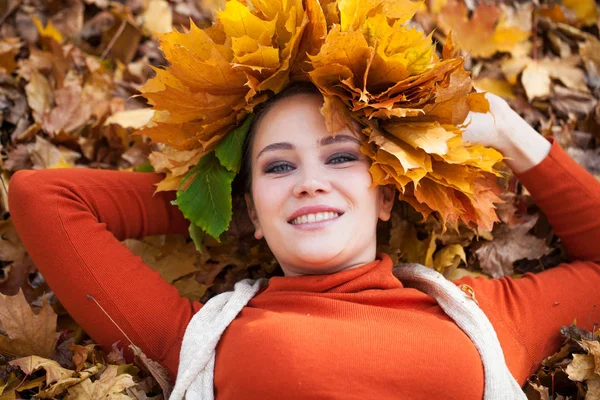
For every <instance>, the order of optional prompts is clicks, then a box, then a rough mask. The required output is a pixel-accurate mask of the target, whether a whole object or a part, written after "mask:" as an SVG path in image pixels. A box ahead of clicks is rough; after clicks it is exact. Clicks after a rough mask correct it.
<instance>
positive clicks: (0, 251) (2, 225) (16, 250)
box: [0, 219, 26, 262]
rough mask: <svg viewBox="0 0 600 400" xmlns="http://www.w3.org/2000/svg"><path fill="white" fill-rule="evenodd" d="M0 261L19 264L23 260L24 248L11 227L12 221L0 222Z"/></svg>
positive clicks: (12, 226)
mask: <svg viewBox="0 0 600 400" xmlns="http://www.w3.org/2000/svg"><path fill="white" fill-rule="evenodd" d="M0 238H1V239H0V260H2V261H5V262H6V261H16V262H20V261H22V260H23V259H24V258H25V252H26V250H25V246H24V245H23V243H22V242H21V239H20V238H19V235H18V234H17V231H16V229H15V226H14V225H13V222H12V219H9V220H6V221H0Z"/></svg>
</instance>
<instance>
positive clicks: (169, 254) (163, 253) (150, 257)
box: [123, 236, 198, 283]
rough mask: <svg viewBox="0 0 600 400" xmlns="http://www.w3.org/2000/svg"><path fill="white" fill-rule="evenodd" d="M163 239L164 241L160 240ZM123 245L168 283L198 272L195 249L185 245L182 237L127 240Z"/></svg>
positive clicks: (190, 245)
mask: <svg viewBox="0 0 600 400" xmlns="http://www.w3.org/2000/svg"><path fill="white" fill-rule="evenodd" d="M163 238H164V241H163V240H161V239H163ZM123 244H124V245H125V246H126V247H127V248H129V249H130V250H131V251H132V252H133V254H135V255H137V256H139V257H141V258H142V261H143V262H144V263H145V264H146V265H148V266H150V268H152V269H154V270H155V271H158V272H159V273H160V276H162V277H163V278H164V279H165V280H166V281H167V282H169V283H173V282H174V281H175V280H177V279H179V278H181V277H182V276H185V275H189V274H193V273H195V272H197V271H198V269H197V268H196V267H195V263H196V262H197V259H198V255H197V251H196V248H195V246H194V244H193V243H188V244H186V243H185V238H183V237H176V236H166V237H161V236H153V237H148V238H145V239H144V240H135V239H127V240H124V241H123Z"/></svg>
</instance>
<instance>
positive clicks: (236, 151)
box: [215, 114, 254, 174]
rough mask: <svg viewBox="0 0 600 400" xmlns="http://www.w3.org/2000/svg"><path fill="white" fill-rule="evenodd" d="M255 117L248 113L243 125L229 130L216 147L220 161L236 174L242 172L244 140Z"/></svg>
mask: <svg viewBox="0 0 600 400" xmlns="http://www.w3.org/2000/svg"><path fill="white" fill-rule="evenodd" d="M253 119H254V115H253V114H250V115H248V116H247V117H246V119H245V120H244V122H243V123H242V125H240V126H238V127H237V128H235V129H234V130H233V131H231V132H229V133H228V134H227V135H226V136H225V138H224V139H223V140H222V141H221V143H219V145H218V146H217V148H216V149H215V154H216V156H217V158H218V159H219V161H221V164H223V166H224V167H225V168H227V169H228V170H230V171H232V172H235V173H236V174H237V173H238V172H240V167H241V165H242V152H243V150H244V140H245V139H246V135H247V134H248V130H249V129H250V125H251V124H252V120H253Z"/></svg>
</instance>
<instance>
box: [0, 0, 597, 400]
mask: <svg viewBox="0 0 600 400" xmlns="http://www.w3.org/2000/svg"><path fill="white" fill-rule="evenodd" d="M220 6H222V4H220V3H219V0H207V1H204V2H201V1H200V0H197V1H194V0H172V1H169V2H167V1H165V0H144V1H143V0H125V1H122V2H111V1H109V0H54V1H41V0H10V1H8V2H2V3H1V4H0V145H1V151H2V162H1V170H0V179H1V180H2V186H3V189H2V190H1V191H0V207H1V212H2V219H1V220H0V238H1V239H2V240H1V241H0V292H1V293H2V295H0V324H1V330H0V333H1V334H0V399H15V398H31V397H32V396H33V395H36V394H37V395H38V396H39V397H40V398H69V399H79V398H86V399H96V398H136V399H158V398H162V397H163V393H165V392H168V390H169V387H168V382H166V380H165V379H164V377H165V376H164V373H163V372H162V371H161V369H160V366H158V365H157V364H156V363H154V362H152V360H148V359H147V358H146V357H145V355H143V354H142V353H141V352H138V354H139V357H137V360H136V364H135V365H133V364H125V360H124V359H123V357H122V351H121V350H120V348H121V346H122V344H115V345H114V348H113V351H112V352H110V353H109V354H105V353H103V352H102V351H101V350H100V349H99V348H98V347H97V346H95V345H94V344H93V343H91V342H90V340H89V338H87V337H86V336H85V333H84V332H82V330H81V329H80V328H79V327H78V326H77V324H76V323H75V322H74V321H73V320H72V319H71V318H70V317H69V316H68V314H66V313H65V311H64V309H62V307H61V306H60V303H59V302H58V301H57V300H56V298H55V297H54V296H53V294H52V292H51V290H50V289H49V288H48V287H47V285H46V284H45V282H44V280H43V277H42V276H41V275H40V274H39V273H38V272H37V270H36V268H35V265H34V264H33V262H32V261H31V259H30V258H29V256H28V254H27V251H26V249H25V248H24V247H23V245H22V244H21V242H20V240H19V237H18V235H17V234H16V232H15V229H14V227H13V225H12V222H11V220H10V214H9V210H8V206H7V192H6V188H7V187H8V183H9V181H10V176H11V174H12V173H13V172H15V171H18V170H21V169H32V168H33V169H44V168H103V169H119V170H124V171H132V170H135V171H151V170H152V167H151V166H150V163H149V162H148V156H149V154H150V153H151V152H152V151H155V153H154V155H153V157H156V159H155V160H153V165H159V163H160V162H162V163H173V162H176V161H177V159H176V158H175V156H173V155H172V154H168V153H167V152H164V153H161V152H160V151H161V150H164V149H161V148H160V146H159V145H156V144H150V143H149V140H148V138H146V137H143V136H131V135H130V133H131V132H132V131H133V130H135V129H138V128H140V127H142V126H144V125H145V124H146V123H147V121H148V120H149V119H150V118H151V114H149V113H148V110H147V108H146V104H145V103H144V102H143V99H142V98H140V97H132V96H133V95H135V94H137V93H138V91H137V90H138V88H139V87H140V86H141V85H142V84H144V83H145V82H146V81H147V80H148V78H150V77H152V75H153V72H152V69H151V68H150V65H154V66H159V65H165V60H164V58H163V56H162V54H161V53H160V52H159V51H158V50H157V41H156V39H155V38H156V33H157V32H167V31H170V30H171V29H172V27H176V28H177V27H181V26H189V20H190V19H191V20H193V21H194V22H195V23H196V24H197V25H199V26H206V25H207V24H208V23H209V21H210V19H211V18H212V15H213V12H214V10H215V9H216V7H220ZM598 14H599V13H598V7H597V5H596V4H595V3H594V2H593V1H592V0H563V1H562V2H560V1H549V0H548V1H540V2H512V1H503V2H488V3H486V4H479V2H478V1H474V0H429V1H427V2H426V3H425V5H424V6H422V7H421V9H420V11H418V13H417V15H416V16H415V18H413V20H412V21H411V24H414V26H417V27H421V28H422V29H423V30H425V31H426V32H433V36H434V38H435V39H436V40H437V41H438V43H439V44H440V45H439V46H438V50H440V49H441V45H442V44H443V43H444V42H445V39H446V35H447V33H448V32H449V31H450V30H452V31H453V36H454V38H455V41H456V43H457V45H458V46H459V47H461V48H462V49H464V50H466V51H468V52H469V53H470V54H471V56H470V57H469V58H468V59H467V67H468V68H469V69H470V70H471V71H472V72H473V76H474V78H475V85H476V86H477V87H478V88H479V89H482V90H486V91H490V92H493V93H496V94H498V95H500V96H502V97H504V98H506V99H507V100H509V101H510V102H511V104H512V106H513V107H514V108H515V109H517V110H519V112H520V113H521V114H522V116H523V117H524V118H525V119H526V120H527V121H528V122H529V123H530V124H531V125H532V126H534V127H535V128H536V129H538V131H540V132H541V134H542V135H549V134H552V135H554V136H555V137H556V138H557V140H558V141H559V143H560V144H561V146H562V147H563V148H565V149H566V150H567V152H568V153H569V154H570V155H571V156H572V157H573V158H574V159H575V160H576V161H577V162H578V163H580V164H581V165H582V166H584V167H585V168H587V169H588V170H589V171H590V172H591V173H592V174H594V175H595V176H596V177H598V178H599V179H600V146H598V143H600V136H599V135H600V133H599V132H600V129H599V128H600V106H599V105H598V98H599V94H600V41H599V39H598V38H599V15H598ZM156 151H158V152H156ZM181 157H182V159H186V160H190V159H192V158H191V157H190V155H189V154H185V155H182V156H181ZM187 167H189V165H187V166H184V168H187ZM168 169H170V170H173V165H169V168H168ZM500 183H501V185H502V187H503V188H504V192H503V194H502V196H501V197H502V198H503V199H504V200H505V203H503V204H500V205H499V207H498V216H499V218H500V220H501V221H502V223H500V224H496V225H495V226H494V229H493V230H492V231H491V232H478V235H476V234H475V233H474V232H472V231H471V230H469V229H466V228H465V229H461V230H460V231H459V232H450V231H445V232H443V230H442V229H441V228H442V227H441V226H440V225H439V223H437V222H435V221H434V220H432V219H429V220H427V221H425V222H420V219H421V218H420V214H419V213H417V212H415V210H414V209H413V208H412V207H411V206H409V205H408V204H406V203H399V204H397V206H396V208H395V210H394V215H393V218H392V220H391V221H390V222H389V223H387V224H385V225H382V226H381V228H380V230H379V232H378V235H379V243H380V250H382V251H387V252H388V253H389V254H391V255H392V256H393V258H394V260H395V261H397V262H403V261H411V262H420V263H422V264H424V265H427V266H430V267H432V268H435V269H437V270H438V271H440V272H442V273H443V274H444V275H445V276H446V277H447V278H449V279H457V278H459V277H461V276H465V275H485V276H489V277H502V276H507V275H508V276H519V275H520V274H523V273H525V272H529V271H531V272H539V271H541V270H543V269H546V268H551V267H553V266H555V265H557V264H558V263H560V262H562V261H565V260H566V255H565V252H564V250H563V249H562V248H561V245H560V241H559V240H558V239H557V238H556V236H555V235H554V234H553V231H552V227H551V226H550V224H549V223H548V221H547V219H546V218H545V216H544V214H543V213H542V212H540V210H539V209H538V208H537V207H536V206H535V204H533V202H532V201H531V198H530V197H529V195H528V193H527V190H526V189H525V188H524V187H522V186H521V185H520V184H519V183H518V181H516V179H514V178H513V177H511V176H510V174H509V175H507V177H506V178H503V179H502V180H501V181H500ZM442 232H443V233H442ZM251 233H252V229H251V225H250V223H249V221H248V219H247V217H246V216H245V214H244V207H243V202H242V201H241V199H240V198H238V197H236V198H234V219H233V221H232V225H231V227H230V229H229V231H228V232H227V233H226V236H225V238H224V240H223V241H222V243H220V244H219V243H216V242H214V243H213V242H210V241H207V242H206V243H204V246H205V251H204V252H203V253H202V254H200V253H199V252H197V251H196V249H195V246H194V244H193V243H192V242H191V241H190V240H189V239H188V238H184V237H178V236H177V237H176V236H157V237H149V238H145V239H144V240H131V239H129V240H126V241H124V242H123V243H124V244H125V245H126V246H127V247H129V248H130V249H131V250H132V251H133V252H134V253H136V254H138V255H140V256H141V257H142V259H143V260H144V261H145V262H146V263H147V264H148V265H150V266H151V267H152V268H154V269H156V270H158V271H159V272H160V273H161V275H162V276H163V277H164V278H165V279H166V280H167V281H169V282H170V283H172V284H174V285H175V286H176V287H177V289H178V290H179V291H180V292H181V294H182V295H183V296H186V297H189V298H193V299H200V300H201V301H206V300H208V299H209V298H210V297H212V296H214V295H215V294H217V293H220V292H223V291H226V290H230V289H232V288H233V284H234V283H235V282H237V281H238V280H240V279H243V278H245V277H252V278H258V277H268V276H272V275H274V274H279V275H280V274H281V271H280V270H279V269H278V268H277V266H276V263H275V262H274V260H273V258H272V256H271V255H270V253H269V251H268V249H267V248H266V247H265V246H264V244H262V243H259V242H256V241H255V240H254V239H253V238H252V234H251ZM562 333H563V336H564V337H565V344H564V346H563V348H562V349H561V350H560V351H559V352H558V353H557V354H555V355H552V356H550V357H548V359H546V360H544V362H543V363H542V367H541V368H540V370H539V371H538V373H537V374H536V375H534V376H532V377H531V378H530V383H529V384H528V387H527V395H528V397H529V398H530V399H550V398H553V399H584V398H585V399H598V398H600V344H599V342H598V333H597V332H583V331H581V330H579V329H578V328H577V327H576V325H574V324H573V325H571V326H568V327H567V326H565V327H563V332H562ZM138 351H139V349H138Z"/></svg>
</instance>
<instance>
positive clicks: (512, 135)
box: [462, 93, 552, 173]
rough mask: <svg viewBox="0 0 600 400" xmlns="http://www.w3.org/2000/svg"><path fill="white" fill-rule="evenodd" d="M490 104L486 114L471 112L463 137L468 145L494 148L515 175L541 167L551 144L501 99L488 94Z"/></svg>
mask: <svg viewBox="0 0 600 400" xmlns="http://www.w3.org/2000/svg"><path fill="white" fill-rule="evenodd" d="M485 98H486V99H487V100H488V101H489V103H490V111H488V112H487V113H485V114H484V113H476V112H470V113H469V115H468V116H467V118H466V120H465V123H468V124H469V125H468V126H467V127H466V128H465V130H464V132H463V135H462V138H463V141H465V142H472V143H479V144H482V145H484V146H486V147H493V148H494V149H496V150H498V151H499V152H500V153H502V155H503V156H504V157H506V159H505V163H506V165H508V166H509V167H510V168H511V169H512V170H513V171H514V172H515V173H520V172H523V171H526V170H528V169H530V168H533V167H534V166H536V165H537V164H539V163H540V162H541V161H542V160H543V159H544V158H545V157H546V156H547V155H548V153H549V152H550V149H551V147H552V145H551V144H550V142H549V141H548V140H546V139H545V138H544V137H543V136H542V135H540V134H539V133H538V132H537V131H536V130H535V129H533V128H532V127H531V125H529V124H528V123H527V121H525V120H524V119H523V118H521V116H520V115H519V114H517V113H516V112H515V111H514V110H513V109H512V108H510V106H509V105H508V103H507V102H506V101H505V100H504V99H502V98H501V97H499V96H496V95H494V94H492V93H486V94H485Z"/></svg>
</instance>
